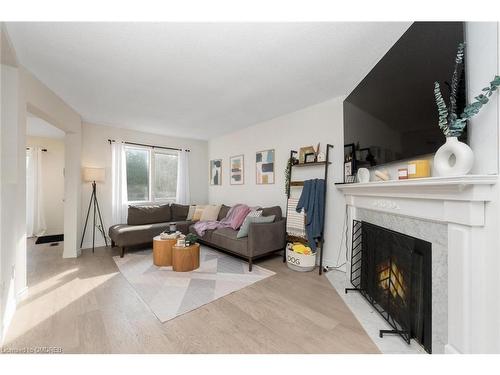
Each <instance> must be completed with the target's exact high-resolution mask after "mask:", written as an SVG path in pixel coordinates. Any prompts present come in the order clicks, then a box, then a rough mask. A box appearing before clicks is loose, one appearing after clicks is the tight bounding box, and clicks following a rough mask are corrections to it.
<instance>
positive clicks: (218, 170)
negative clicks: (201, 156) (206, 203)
mask: <svg viewBox="0 0 500 375" xmlns="http://www.w3.org/2000/svg"><path fill="white" fill-rule="evenodd" d="M210 185H222V159H215V160H210Z"/></svg>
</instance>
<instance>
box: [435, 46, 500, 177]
mask: <svg viewBox="0 0 500 375" xmlns="http://www.w3.org/2000/svg"><path fill="white" fill-rule="evenodd" d="M464 50H465V44H464V43H460V44H459V45H458V50H457V55H456V58H455V69H454V71H453V76H452V79H451V84H450V85H449V86H450V103H449V105H448V106H446V104H445V101H444V99H443V95H442V93H441V87H440V85H439V82H435V83H434V96H435V98H436V104H437V107H438V113H439V127H440V128H441V130H442V131H443V133H444V135H445V136H446V143H445V144H444V145H443V146H441V147H440V148H439V150H438V151H437V152H436V155H435V156H434V169H435V170H436V172H437V173H438V175H440V176H461V175H465V174H467V173H469V171H470V170H471V168H472V165H473V163H474V154H473V152H472V149H471V148H470V147H469V146H468V145H466V144H465V143H463V142H460V141H459V140H458V137H460V136H461V135H462V132H463V130H464V128H465V125H466V124H467V120H469V119H471V118H472V117H474V116H475V115H477V114H478V113H479V111H480V110H481V108H482V107H483V106H484V105H485V104H487V103H488V101H489V98H490V97H491V95H493V93H494V92H495V91H497V89H498V87H499V86H500V76H498V75H496V76H495V78H494V79H493V81H491V82H490V84H489V86H487V87H485V88H483V90H482V93H481V94H479V95H478V96H476V97H475V98H474V99H475V101H474V102H472V103H470V104H469V105H467V106H465V108H464V110H463V112H462V113H461V114H460V115H458V114H457V94H458V91H459V85H460V77H461V75H462V72H463V62H464ZM452 156H454V160H453V161H452Z"/></svg>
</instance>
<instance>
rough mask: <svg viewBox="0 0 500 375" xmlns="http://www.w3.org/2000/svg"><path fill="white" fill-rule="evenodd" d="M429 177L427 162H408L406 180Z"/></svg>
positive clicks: (429, 169) (429, 171)
mask: <svg viewBox="0 0 500 375" xmlns="http://www.w3.org/2000/svg"><path fill="white" fill-rule="evenodd" d="M430 175H431V166H430V163H429V160H425V159H423V160H413V161H410V162H408V178H424V177H429V176H430Z"/></svg>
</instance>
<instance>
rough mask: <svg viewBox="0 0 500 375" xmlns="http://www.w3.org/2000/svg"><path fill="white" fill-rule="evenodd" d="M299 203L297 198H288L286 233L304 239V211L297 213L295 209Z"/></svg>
mask: <svg viewBox="0 0 500 375" xmlns="http://www.w3.org/2000/svg"><path fill="white" fill-rule="evenodd" d="M297 203H299V199H298V198H288V209H287V212H286V231H287V233H288V234H289V235H292V236H297V237H302V238H306V227H305V214H304V210H302V211H301V212H297V211H296V210H295V208H296V207H297Z"/></svg>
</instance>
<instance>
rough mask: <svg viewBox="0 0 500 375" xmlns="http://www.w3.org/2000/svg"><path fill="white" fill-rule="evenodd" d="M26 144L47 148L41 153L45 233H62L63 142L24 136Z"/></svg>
mask: <svg viewBox="0 0 500 375" xmlns="http://www.w3.org/2000/svg"><path fill="white" fill-rule="evenodd" d="M26 146H28V147H34V146H39V147H42V148H45V149H47V152H44V153H43V154H42V175H43V178H42V193H43V196H42V202H43V207H44V212H45V224H46V226H47V232H46V234H47V235H50V234H63V233H64V142H63V141H62V140H58V139H53V138H43V137H30V136H28V137H27V138H26Z"/></svg>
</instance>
